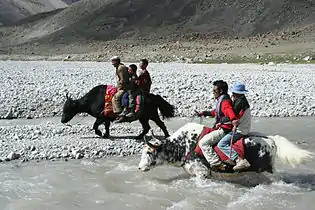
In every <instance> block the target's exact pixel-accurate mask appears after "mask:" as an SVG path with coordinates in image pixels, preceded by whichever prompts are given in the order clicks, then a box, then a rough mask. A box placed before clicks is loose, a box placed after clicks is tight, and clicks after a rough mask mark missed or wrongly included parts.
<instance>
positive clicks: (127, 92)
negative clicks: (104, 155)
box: [111, 56, 152, 122]
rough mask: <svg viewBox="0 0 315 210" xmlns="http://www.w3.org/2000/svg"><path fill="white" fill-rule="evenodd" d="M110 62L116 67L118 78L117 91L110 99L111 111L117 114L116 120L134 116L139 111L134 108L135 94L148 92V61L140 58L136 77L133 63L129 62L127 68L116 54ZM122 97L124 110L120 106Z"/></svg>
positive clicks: (149, 82) (149, 86) (146, 93)
mask: <svg viewBox="0 0 315 210" xmlns="http://www.w3.org/2000/svg"><path fill="white" fill-rule="evenodd" d="M111 63H112V65H113V66H114V67H115V68H116V75H117V78H118V81H117V87H118V91H117V93H116V94H115V95H114V97H113V99H112V103H113V111H114V113H116V114H119V117H118V118H117V122H122V121H123V120H124V118H125V117H127V118H134V117H136V116H137V112H139V109H136V102H135V98H136V97H137V95H139V94H143V95H148V94H149V93H150V89H151V84H152V81H151V77H150V74H149V72H148V71H147V69H146V68H147V66H148V64H149V62H148V60H147V59H141V60H140V64H139V67H140V68H141V70H142V71H141V74H140V75H139V77H137V74H136V71H137V66H136V65H135V64H131V65H130V66H129V68H127V67H126V66H125V65H124V64H122V63H121V61H120V58H119V57H118V56H114V57H112V58H111ZM123 96H124V97H123ZM122 99H123V103H122V104H123V105H124V110H122V106H121V102H122ZM126 101H127V102H126Z"/></svg>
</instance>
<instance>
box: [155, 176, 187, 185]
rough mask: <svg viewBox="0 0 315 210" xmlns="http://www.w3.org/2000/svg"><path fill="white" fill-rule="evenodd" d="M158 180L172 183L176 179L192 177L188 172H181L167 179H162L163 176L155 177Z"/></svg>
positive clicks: (163, 182)
mask: <svg viewBox="0 0 315 210" xmlns="http://www.w3.org/2000/svg"><path fill="white" fill-rule="evenodd" d="M154 179H155V180H156V181H158V182H159V184H167V185H168V184H171V183H172V182H174V181H178V180H188V179H191V177H190V176H189V175H188V174H179V175H176V176H173V177H169V178H165V179H162V178H158V177H156V178H154Z"/></svg>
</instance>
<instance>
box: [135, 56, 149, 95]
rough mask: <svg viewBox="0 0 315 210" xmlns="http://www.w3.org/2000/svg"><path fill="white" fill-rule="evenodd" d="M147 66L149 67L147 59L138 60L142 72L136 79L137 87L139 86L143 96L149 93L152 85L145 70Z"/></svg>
mask: <svg viewBox="0 0 315 210" xmlns="http://www.w3.org/2000/svg"><path fill="white" fill-rule="evenodd" d="M148 65H149V62H148V60H147V59H141V60H140V64H139V67H140V69H141V70H142V72H141V74H140V75H139V78H138V85H139V88H140V90H141V91H142V92H143V93H145V94H149V93H150V89H151V84H152V80H151V77H150V74H149V72H148V70H147V66H148Z"/></svg>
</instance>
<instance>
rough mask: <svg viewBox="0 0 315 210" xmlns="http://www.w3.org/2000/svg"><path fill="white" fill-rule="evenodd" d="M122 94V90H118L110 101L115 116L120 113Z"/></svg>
mask: <svg viewBox="0 0 315 210" xmlns="http://www.w3.org/2000/svg"><path fill="white" fill-rule="evenodd" d="M123 94H124V90H118V91H117V93H116V94H115V95H114V97H113V99H112V104H113V112H114V113H116V114H117V113H121V112H122V108H121V105H120V102H121V98H122V96H123Z"/></svg>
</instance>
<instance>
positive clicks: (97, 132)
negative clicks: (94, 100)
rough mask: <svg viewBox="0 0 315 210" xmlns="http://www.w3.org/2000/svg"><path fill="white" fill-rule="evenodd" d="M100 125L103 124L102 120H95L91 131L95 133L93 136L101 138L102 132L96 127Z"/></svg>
mask: <svg viewBox="0 0 315 210" xmlns="http://www.w3.org/2000/svg"><path fill="white" fill-rule="evenodd" d="M102 123H103V120H101V118H97V119H96V120H95V122H94V124H93V129H94V131H95V134H96V135H98V136H101V137H102V132H101V131H100V130H99V129H98V126H99V125H100V124H102Z"/></svg>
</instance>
